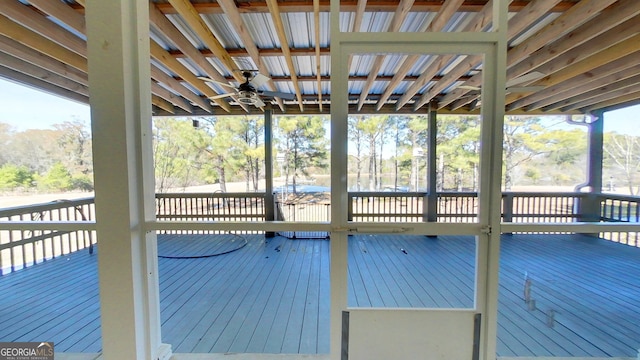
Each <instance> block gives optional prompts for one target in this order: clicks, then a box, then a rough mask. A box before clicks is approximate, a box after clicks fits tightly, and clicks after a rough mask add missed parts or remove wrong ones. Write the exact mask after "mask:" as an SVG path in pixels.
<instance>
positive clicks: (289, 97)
mask: <svg viewBox="0 0 640 360" xmlns="http://www.w3.org/2000/svg"><path fill="white" fill-rule="evenodd" d="M260 94H261V95H264V96H271V97H279V98H281V99H285V100H293V99H295V98H296V94H291V93H285V92H279V91H261V92H260Z"/></svg>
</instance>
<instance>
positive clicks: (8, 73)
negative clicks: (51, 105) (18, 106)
mask: <svg viewBox="0 0 640 360" xmlns="http://www.w3.org/2000/svg"><path fill="white" fill-rule="evenodd" d="M0 77H2V78H6V79H10V80H11V81H14V82H17V83H21V84H23V85H25V86H27V87H30V88H33V89H38V90H39V91H44V92H46V93H49V94H52V95H56V96H60V97H62V98H65V99H69V100H73V101H76V102H79V103H82V104H87V105H88V104H89V97H88V96H84V95H81V94H78V93H76V92H73V91H69V90H67V89H64V88H61V87H59V86H56V85H53V84H51V83H49V82H46V81H43V80H41V79H37V78H34V77H31V76H29V75H27V74H25V73H22V72H19V71H15V70H13V69H9V68H6V67H4V66H0Z"/></svg>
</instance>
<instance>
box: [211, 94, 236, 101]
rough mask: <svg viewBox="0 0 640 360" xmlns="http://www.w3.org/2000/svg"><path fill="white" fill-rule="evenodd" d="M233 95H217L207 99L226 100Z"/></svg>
mask: <svg viewBox="0 0 640 360" xmlns="http://www.w3.org/2000/svg"><path fill="white" fill-rule="evenodd" d="M233 95H235V94H234V93H226V94H218V95H214V96H210V97H209V99H211V100H215V99H222V98H226V97H229V96H233Z"/></svg>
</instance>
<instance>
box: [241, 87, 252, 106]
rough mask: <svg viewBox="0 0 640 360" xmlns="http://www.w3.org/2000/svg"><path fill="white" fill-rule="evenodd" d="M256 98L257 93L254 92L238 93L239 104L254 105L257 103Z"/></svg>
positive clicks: (242, 91)
mask: <svg viewBox="0 0 640 360" xmlns="http://www.w3.org/2000/svg"><path fill="white" fill-rule="evenodd" d="M255 96H256V93H255V92H253V91H246V90H240V91H238V102H240V103H242V104H248V105H253V104H254V103H255V102H256V99H255Z"/></svg>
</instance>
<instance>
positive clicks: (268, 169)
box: [264, 106, 276, 238]
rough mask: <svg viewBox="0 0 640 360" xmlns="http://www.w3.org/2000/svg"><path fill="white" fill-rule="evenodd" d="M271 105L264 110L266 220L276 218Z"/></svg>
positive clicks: (269, 236) (268, 233)
mask: <svg viewBox="0 0 640 360" xmlns="http://www.w3.org/2000/svg"><path fill="white" fill-rule="evenodd" d="M272 113H273V112H272V110H271V106H269V108H267V109H266V110H265V111H264V177H265V189H264V215H265V220H266V221H274V220H275V219H276V209H275V207H276V202H275V199H274V196H273V120H272V116H271V115H272ZM275 235H276V233H275V232H271V231H267V232H265V234H264V236H265V237H267V238H272V237H274V236H275Z"/></svg>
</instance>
